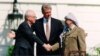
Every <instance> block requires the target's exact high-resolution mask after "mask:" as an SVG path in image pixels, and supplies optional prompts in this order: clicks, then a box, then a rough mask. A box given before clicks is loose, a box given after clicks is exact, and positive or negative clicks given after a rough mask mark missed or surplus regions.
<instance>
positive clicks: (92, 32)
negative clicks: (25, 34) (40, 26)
mask: <svg viewBox="0 0 100 56" xmlns="http://www.w3.org/2000/svg"><path fill="white" fill-rule="evenodd" d="M12 2H13V0H0V56H6V53H7V47H8V46H9V45H12V42H13V39H9V38H8V37H7V33H8V32H9V26H10V25H9V22H8V21H7V15H8V13H11V11H12ZM43 3H49V4H51V5H52V17H54V18H57V19H59V20H64V16H65V15H67V13H69V12H71V13H73V14H74V15H75V16H76V18H77V20H78V23H79V26H80V27H82V28H84V30H85V31H86V33H88V35H87V37H86V43H87V52H88V50H90V48H91V47H95V45H97V44H99V43H100V25H99V24H100V1H99V0H18V4H17V5H18V9H19V11H20V12H21V13H23V14H24V13H25V11H26V10H28V9H31V10H34V11H35V12H36V14H37V18H40V17H42V13H41V6H42V4H43Z"/></svg>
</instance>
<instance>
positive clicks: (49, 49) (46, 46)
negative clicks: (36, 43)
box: [43, 44, 52, 51]
mask: <svg viewBox="0 0 100 56" xmlns="http://www.w3.org/2000/svg"><path fill="white" fill-rule="evenodd" d="M43 47H44V48H45V49H46V50H47V51H51V50H52V46H51V45H50V44H43Z"/></svg>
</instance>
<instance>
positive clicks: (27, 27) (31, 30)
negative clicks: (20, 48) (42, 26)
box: [24, 21, 33, 31]
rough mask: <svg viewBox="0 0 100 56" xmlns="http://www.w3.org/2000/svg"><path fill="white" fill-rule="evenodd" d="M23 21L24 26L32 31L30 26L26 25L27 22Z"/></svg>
mask: <svg viewBox="0 0 100 56" xmlns="http://www.w3.org/2000/svg"><path fill="white" fill-rule="evenodd" d="M24 23H25V26H26V27H27V28H28V29H29V30H30V31H33V30H32V28H31V27H30V26H29V25H28V23H27V22H26V21H25V22H24Z"/></svg>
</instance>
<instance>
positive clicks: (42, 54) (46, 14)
mask: <svg viewBox="0 0 100 56" xmlns="http://www.w3.org/2000/svg"><path fill="white" fill-rule="evenodd" d="M41 10H42V14H43V17H42V18H40V19H38V20H37V21H36V23H35V25H34V26H33V29H34V28H35V29H34V30H35V32H36V35H37V36H38V37H39V39H41V40H42V41H43V42H44V43H46V44H50V45H51V49H49V51H47V50H45V49H44V48H43V47H42V46H41V45H39V44H37V56H61V48H59V49H58V50H56V51H52V45H54V44H55V43H57V42H58V44H59V47H60V37H59V35H60V34H61V32H62V31H63V25H62V23H61V21H60V20H58V19H55V18H52V17H51V11H52V8H51V6H50V5H49V4H43V5H42V8H41Z"/></svg>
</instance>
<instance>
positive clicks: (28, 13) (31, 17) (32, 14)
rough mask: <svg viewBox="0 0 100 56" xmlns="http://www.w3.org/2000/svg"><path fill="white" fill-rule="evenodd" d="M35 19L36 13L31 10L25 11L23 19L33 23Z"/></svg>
mask: <svg viewBox="0 0 100 56" xmlns="http://www.w3.org/2000/svg"><path fill="white" fill-rule="evenodd" d="M35 19H36V14H35V12H34V11H33V10H27V11H26V13H25V21H29V22H31V23H34V22H35Z"/></svg>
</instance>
